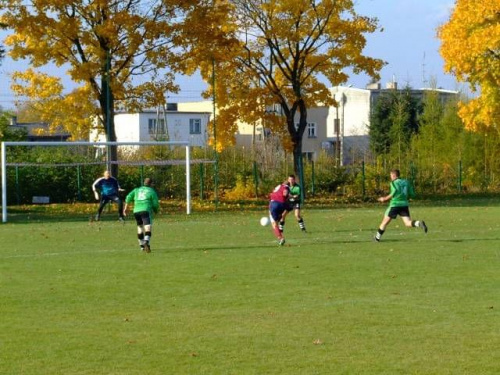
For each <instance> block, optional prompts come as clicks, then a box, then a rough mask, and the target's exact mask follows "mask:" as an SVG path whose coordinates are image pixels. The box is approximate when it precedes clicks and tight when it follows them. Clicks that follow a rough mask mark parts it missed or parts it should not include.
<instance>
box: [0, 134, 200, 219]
mask: <svg viewBox="0 0 500 375" xmlns="http://www.w3.org/2000/svg"><path fill="white" fill-rule="evenodd" d="M9 146H45V147H47V146H48V147H51V146H64V147H71V146H184V147H185V148H186V162H185V165H186V213H187V214H188V215H189V214H190V213H191V160H190V158H191V157H190V144H189V142H182V141H172V142H168V141H144V142H83V141H76V142H26V141H24V142H2V147H1V168H2V222H3V223H6V222H7V166H8V164H7V147H9Z"/></svg>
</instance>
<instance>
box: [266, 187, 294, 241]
mask: <svg viewBox="0 0 500 375" xmlns="http://www.w3.org/2000/svg"><path fill="white" fill-rule="evenodd" d="M289 193H290V187H289V186H288V185H287V182H286V181H285V182H283V183H282V184H280V185H278V186H276V187H275V188H274V190H273V191H272V193H271V194H270V195H269V216H270V217H271V226H272V228H273V232H274V235H275V236H276V238H278V243H279V245H280V246H283V245H284V244H285V237H283V230H281V229H280V228H279V225H278V223H279V221H280V220H281V217H282V216H283V212H285V210H286V201H287V199H288V194H289Z"/></svg>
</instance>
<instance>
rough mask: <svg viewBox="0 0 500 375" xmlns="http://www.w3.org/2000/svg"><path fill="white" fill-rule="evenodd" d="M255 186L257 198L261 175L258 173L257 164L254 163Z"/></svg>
mask: <svg viewBox="0 0 500 375" xmlns="http://www.w3.org/2000/svg"><path fill="white" fill-rule="evenodd" d="M253 184H254V186H255V198H257V197H258V196H259V175H258V173H257V162H256V161H255V160H254V162H253Z"/></svg>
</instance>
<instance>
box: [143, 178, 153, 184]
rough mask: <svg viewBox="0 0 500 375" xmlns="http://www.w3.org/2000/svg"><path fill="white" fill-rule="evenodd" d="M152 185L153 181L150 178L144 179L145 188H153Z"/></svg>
mask: <svg viewBox="0 0 500 375" xmlns="http://www.w3.org/2000/svg"><path fill="white" fill-rule="evenodd" d="M152 183H153V179H151V178H149V177H146V178H145V179H144V186H151V184H152Z"/></svg>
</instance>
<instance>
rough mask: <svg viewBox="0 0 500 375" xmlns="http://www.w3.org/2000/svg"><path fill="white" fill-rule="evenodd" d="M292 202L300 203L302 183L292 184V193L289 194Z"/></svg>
mask: <svg viewBox="0 0 500 375" xmlns="http://www.w3.org/2000/svg"><path fill="white" fill-rule="evenodd" d="M288 197H289V198H288V200H289V201H290V202H295V203H300V185H299V184H294V185H290V195H289V196H288Z"/></svg>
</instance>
